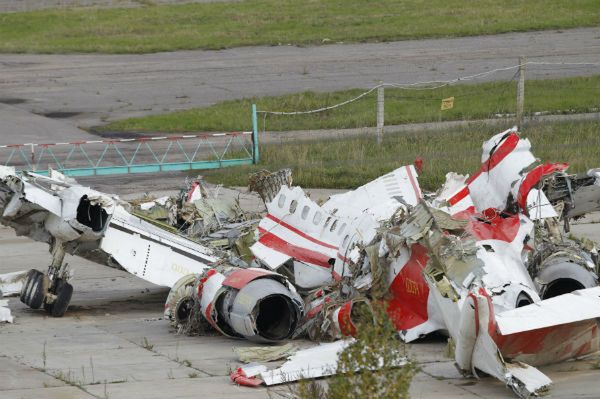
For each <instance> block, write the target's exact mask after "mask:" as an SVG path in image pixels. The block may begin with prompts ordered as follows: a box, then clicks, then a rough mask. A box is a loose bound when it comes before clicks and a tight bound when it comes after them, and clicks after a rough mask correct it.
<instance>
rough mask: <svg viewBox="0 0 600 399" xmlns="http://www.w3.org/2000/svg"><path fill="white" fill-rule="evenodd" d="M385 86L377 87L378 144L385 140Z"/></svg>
mask: <svg viewBox="0 0 600 399" xmlns="http://www.w3.org/2000/svg"><path fill="white" fill-rule="evenodd" d="M383 90H384V88H383V86H380V87H378V88H377V145H381V143H382V142H383V123H384V121H383V117H384V109H385V103H384V102H385V94H384V91H383Z"/></svg>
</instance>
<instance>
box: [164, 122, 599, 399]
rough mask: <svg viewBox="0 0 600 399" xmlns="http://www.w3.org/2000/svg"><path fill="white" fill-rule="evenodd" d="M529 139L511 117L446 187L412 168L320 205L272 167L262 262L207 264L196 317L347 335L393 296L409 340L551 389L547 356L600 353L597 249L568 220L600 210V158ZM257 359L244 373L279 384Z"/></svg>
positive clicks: (520, 383)
mask: <svg viewBox="0 0 600 399" xmlns="http://www.w3.org/2000/svg"><path fill="white" fill-rule="evenodd" d="M530 148H531V145H530V143H529V141H528V140H526V139H522V138H521V137H520V136H519V134H518V133H517V131H516V129H511V130H508V131H505V132H502V133H500V134H498V135H496V136H494V137H493V138H492V139H491V140H489V141H487V142H486V143H484V145H483V156H482V166H481V168H480V170H479V171H477V172H476V173H475V174H474V175H472V176H470V177H469V176H461V175H457V174H455V173H449V174H448V175H447V181H446V183H445V185H444V186H443V187H442V188H440V190H438V191H437V192H436V193H422V192H421V190H420V188H419V184H418V176H417V171H416V170H415V168H414V167H413V166H412V165H408V166H403V167H401V168H399V169H397V170H395V171H393V172H391V173H389V174H387V175H385V176H382V177H380V178H378V179H376V180H374V181H372V182H370V183H368V184H366V185H365V186H362V187H359V188H358V189H356V190H354V191H350V192H348V193H344V194H339V195H334V196H332V197H330V199H329V200H328V201H326V202H325V203H324V204H322V205H318V204H317V203H315V202H314V201H312V200H311V199H310V198H309V197H308V196H307V195H306V194H305V193H304V192H303V191H302V189H301V188H299V187H292V186H291V185H290V184H289V182H290V181H291V176H290V175H289V172H287V171H282V172H279V173H274V174H268V173H265V172H263V173H261V175H260V176H259V177H258V178H257V177H256V176H255V177H254V179H253V183H252V184H253V187H255V189H256V190H259V195H260V196H261V198H263V199H264V200H265V205H266V208H267V214H266V216H264V217H263V218H262V220H261V221H260V223H259V224H258V226H257V228H256V240H255V242H254V243H253V244H252V245H251V246H250V250H251V252H252V254H253V255H254V259H253V260H252V262H250V263H249V264H248V267H247V268H244V267H242V268H236V269H227V268H225V269H222V268H223V266H221V269H219V268H216V269H211V270H209V271H207V272H205V273H203V275H202V276H203V277H202V278H200V279H199V280H198V281H197V283H196V284H195V285H193V288H192V289H191V290H190V292H191V293H192V297H196V298H198V299H199V300H198V301H197V302H196V303H197V304H198V305H199V306H200V311H199V312H198V313H199V314H201V315H202V316H203V317H204V318H205V320H206V321H207V322H208V324H209V325H210V326H212V328H214V329H215V330H217V331H218V332H220V333H222V334H224V335H228V336H232V337H243V338H247V339H250V340H253V341H256V342H275V341H280V340H284V339H288V338H297V337H308V338H309V339H312V340H316V341H336V340H340V339H347V338H348V337H351V336H354V335H356V329H357V325H358V323H357V322H358V321H359V317H361V316H360V315H362V317H364V315H365V314H369V309H370V306H371V303H372V302H373V301H377V302H378V303H379V302H381V301H383V302H384V303H386V305H387V313H388V315H389V317H390V318H391V320H392V321H393V323H394V325H395V327H396V329H397V331H398V334H399V336H400V338H401V339H402V340H403V341H405V342H412V341H415V340H417V339H419V338H421V337H423V336H425V335H427V334H429V333H432V332H434V331H442V332H445V333H447V334H448V335H449V337H450V339H451V340H452V347H453V348H455V349H454V357H455V359H456V363H457V365H458V367H459V368H460V370H462V371H463V372H464V374H465V375H475V376H477V370H480V371H484V372H485V373H487V374H489V375H492V376H494V377H496V378H498V379H500V380H502V381H504V382H505V384H506V385H507V386H508V387H510V388H511V389H512V390H513V391H514V392H515V394H516V395H517V396H519V397H530V396H536V395H538V394H541V393H543V392H545V391H546V390H547V389H548V387H549V386H550V384H551V381H550V379H548V378H547V377H546V376H545V375H544V374H542V373H541V372H540V371H539V370H537V369H536V368H535V366H539V365H544V364H548V363H554V362H559V361H564V360H567V359H572V358H575V357H578V356H582V355H584V354H587V353H592V352H594V351H597V350H599V349H600V340H599V338H598V336H599V334H598V320H597V318H598V317H600V287H598V267H599V266H598V249H597V246H596V244H595V243H593V242H591V241H590V240H587V239H581V240H578V239H575V238H573V237H571V236H569V235H568V234H566V233H567V232H568V228H569V220H571V219H573V218H578V217H581V216H583V215H585V214H586V213H588V212H591V211H595V210H598V208H599V206H600V205H599V202H598V201H599V199H600V185H599V183H598V182H599V179H598V176H597V175H598V171H597V170H592V171H590V172H589V173H588V174H586V175H579V176H577V175H569V174H567V173H566V169H567V165H566V164H542V163H540V162H539V161H538V160H537V159H536V158H535V157H534V156H533V154H532V153H531V151H530ZM257 181H258V182H260V184H257V183H256V182H257ZM260 190H264V191H260ZM582 208H583V209H582ZM223 270H225V272H224V271H223ZM246 291H248V293H249V294H246ZM240 297H243V298H244V299H245V300H244V301H243V305H241V304H240V303H239V302H238V301H239V298H240ZM565 309H568V310H567V311H565ZM176 314H177V307H176V305H175V306H174V307H169V308H168V309H167V312H166V315H167V317H170V318H171V319H173V318H174V317H175V316H174V315H176ZM177 323H178V324H179V325H182V324H183V325H185V323H186V321H185V319H178V320H177ZM340 342H343V341H340ZM298 356H300V357H302V354H301V353H298V354H296V355H294V356H293V357H292V358H291V360H290V361H292V360H293V361H294V364H295V365H297V360H298V359H296V357H298ZM304 365H305V366H306V365H307V364H304ZM257 370H258V369H255V368H253V367H250V371H248V370H244V369H243V368H242V369H241V372H242V373H245V374H243V375H242V376H245V377H249V374H248V373H250V374H252V375H258V374H260V375H262V376H263V379H264V380H265V382H266V383H267V384H269V382H267V379H269V378H270V377H269V378H266V377H265V376H267V375H268V372H267V371H266V370H262V369H261V370H260V371H257ZM239 372H240V370H238V373H239ZM254 372H256V374H254ZM234 374H235V373H234ZM240 375H241V374H240ZM240 375H237V374H236V376H237V377H236V381H237V382H238V383H242V384H243V383H244V381H245V380H244V379H239V377H240ZM232 378H233V377H232ZM255 378H256V377H253V378H251V381H250V382H248V385H256V381H255ZM271 380H273V379H269V381H271ZM273 381H274V380H273Z"/></svg>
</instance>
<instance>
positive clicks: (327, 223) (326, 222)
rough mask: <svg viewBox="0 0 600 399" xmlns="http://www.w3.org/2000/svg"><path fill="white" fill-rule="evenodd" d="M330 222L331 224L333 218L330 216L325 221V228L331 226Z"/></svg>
mask: <svg viewBox="0 0 600 399" xmlns="http://www.w3.org/2000/svg"><path fill="white" fill-rule="evenodd" d="M329 222H331V216H329V217H328V218H327V220H326V221H325V226H324V227H327V226H328V225H329Z"/></svg>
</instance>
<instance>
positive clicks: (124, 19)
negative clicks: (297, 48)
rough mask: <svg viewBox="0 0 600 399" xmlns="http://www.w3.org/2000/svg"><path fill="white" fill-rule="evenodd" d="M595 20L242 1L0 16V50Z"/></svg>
mask: <svg viewBox="0 0 600 399" xmlns="http://www.w3.org/2000/svg"><path fill="white" fill-rule="evenodd" d="M146 3H148V4H151V1H148V2H146ZM598 25H600V12H599V4H598V0H570V1H565V0H527V1H524V0H506V1H496V0H479V1H466V0H460V1H447V0H402V1H400V0H381V1H376V2H375V1H364V0H327V1H320V0H305V1H301V0H247V1H242V2H233V3H228V2H223V3H221V2H218V3H206V4H184V5H171V6H169V5H166V6H165V5H160V6H158V5H156V6H155V5H150V6H147V7H143V8H134V9H81V8H79V9H57V10H41V11H34V12H28V13H13V14H10V13H8V14H1V15H0V52H36V53H67V52H105V53H147V52H157V51H170V50H181V49H197V48H203V49H222V48H229V47H237V46H248V45H281V44H283V45H287V44H295V45H303V44H322V43H336V42H377V41H391V40H403V39H414V38H424V37H453V36H468V35H481V34H494V33H501V32H514V31H527V30H541V29H564V28H572V27H582V26H598Z"/></svg>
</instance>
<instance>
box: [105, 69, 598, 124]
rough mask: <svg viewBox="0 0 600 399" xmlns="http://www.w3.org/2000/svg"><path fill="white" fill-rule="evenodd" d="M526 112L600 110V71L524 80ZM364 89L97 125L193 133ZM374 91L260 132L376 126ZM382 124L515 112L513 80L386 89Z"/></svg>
mask: <svg viewBox="0 0 600 399" xmlns="http://www.w3.org/2000/svg"><path fill="white" fill-rule="evenodd" d="M525 87H526V88H525V93H526V96H525V99H526V101H525V110H526V112H527V113H529V114H531V113H533V112H536V111H549V112H551V113H564V112H568V113H576V112H579V113H580V112H588V111H597V109H598V108H600V75H597V76H592V77H582V78H566V79H556V80H528V81H527V82H526V85H525ZM363 91H364V90H362V89H360V90H359V89H356V90H345V91H339V92H333V93H315V92H304V93H298V94H292V95H285V96H278V97H262V98H251V99H243V100H233V101H225V102H222V103H218V104H216V105H213V106H211V107H206V108H197V109H191V110H186V111H179V112H174V113H169V114H162V115H152V116H146V117H142V118H134V119H126V120H121V121H116V122H113V123H110V124H108V125H106V126H102V127H99V128H98V129H99V130H105V131H143V132H158V131H159V132H193V131H236V130H240V129H247V130H249V129H251V127H252V126H251V117H250V107H251V104H252V103H253V102H255V103H256V104H257V107H258V109H259V110H270V111H301V110H309V109H316V108H320V107H324V106H328V105H332V104H337V103H340V102H342V101H345V100H348V99H350V98H353V97H356V96H357V95H358V94H360V93H362V92H363ZM450 96H453V97H454V98H455V101H454V108H453V109H451V110H447V111H443V112H442V111H440V103H441V99H442V98H447V97H450ZM376 97H377V93H376V92H373V93H371V94H369V95H368V96H366V97H364V98H362V99H361V100H359V101H356V102H354V103H351V104H349V105H346V106H344V107H341V108H338V109H335V110H331V111H326V112H321V113H318V114H310V115H303V116H273V115H269V116H268V117H267V119H266V120H264V119H263V118H262V117H261V118H260V123H261V130H262V129H263V128H264V126H262V123H263V121H266V130H271V131H287V130H309V129H341V128H354V127H365V126H375V125H376ZM385 98H386V102H385V123H386V125H398V124H403V123H412V122H431V121H438V120H462V119H482V118H488V117H493V116H494V115H496V114H508V113H514V112H515V111H516V82H514V81H512V82H494V83H480V84H468V85H455V86H448V87H444V88H440V89H436V90H423V91H415V90H405V89H391V88H386V89H385Z"/></svg>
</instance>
